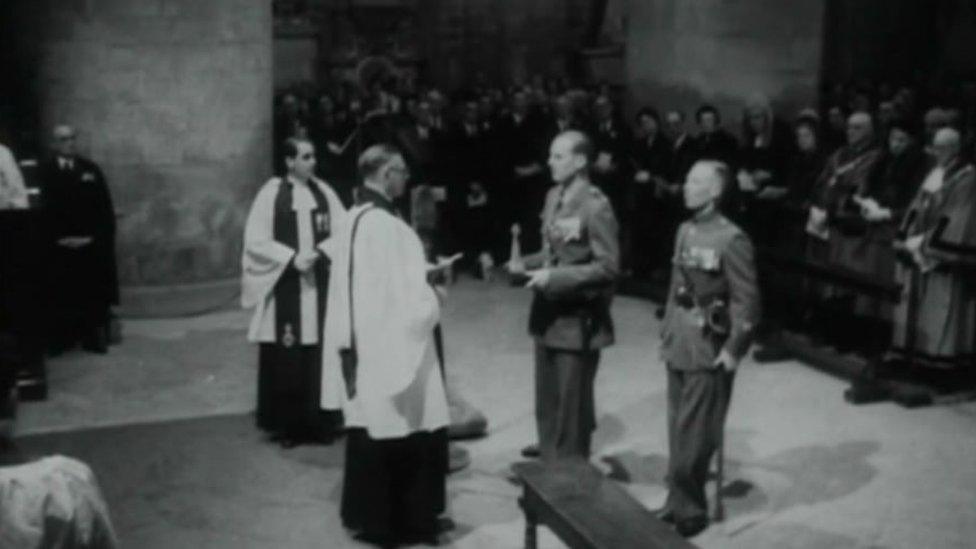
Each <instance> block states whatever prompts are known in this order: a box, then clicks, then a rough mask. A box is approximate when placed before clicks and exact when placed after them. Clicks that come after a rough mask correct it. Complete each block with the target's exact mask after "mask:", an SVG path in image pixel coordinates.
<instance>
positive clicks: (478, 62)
mask: <svg viewBox="0 0 976 549" xmlns="http://www.w3.org/2000/svg"><path fill="white" fill-rule="evenodd" d="M421 6H422V9H423V10H424V12H425V17H424V20H423V22H424V25H425V28H427V29H430V32H429V33H428V35H427V43H426V44H425V45H424V49H423V51H424V53H425V55H426V57H427V59H428V60H429V64H428V71H429V73H430V76H431V77H432V80H433V81H434V82H437V83H438V84H439V85H441V86H444V87H447V88H454V87H457V86H460V85H463V84H464V83H465V82H466V80H467V79H469V78H471V77H473V76H474V74H473V72H472V67H477V68H478V70H481V71H483V72H484V73H485V75H486V76H487V77H488V79H489V81H490V82H507V81H509V80H514V81H516V82H520V81H527V80H528V79H529V78H531V77H532V76H533V75H534V74H542V75H565V74H567V73H568V71H570V70H571V64H572V61H573V58H574V56H575V55H576V52H577V50H578V49H579V47H580V46H581V45H582V44H581V41H582V33H583V30H584V28H585V24H586V18H587V17H588V16H589V11H588V10H589V1H588V0H429V1H428V2H424V3H422V4H421Z"/></svg>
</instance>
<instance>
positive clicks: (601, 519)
mask: <svg viewBox="0 0 976 549" xmlns="http://www.w3.org/2000/svg"><path fill="white" fill-rule="evenodd" d="M514 470H515V474H516V475H517V476H518V477H519V478H520V479H521V481H522V486H523V490H524V492H523V495H522V499H521V501H520V504H521V506H522V510H523V512H524V513H525V547H526V549H536V546H537V543H536V527H537V526H538V525H540V524H542V525H545V526H548V527H549V529H550V530H552V531H553V533H554V534H556V536H558V537H559V539H561V540H562V541H563V543H565V544H567V545H568V546H569V547H571V548H572V549H687V548H694V547H695V546H694V545H692V544H691V543H690V542H688V541H687V540H685V539H684V538H682V537H681V536H679V535H678V534H677V533H675V532H674V530H672V529H671V527H669V526H668V525H667V524H665V523H663V522H661V521H660V520H658V519H657V518H656V517H655V516H654V514H653V513H651V512H650V511H648V510H647V509H646V508H645V507H644V506H643V505H641V504H640V502H638V501H637V500H636V499H634V498H633V497H632V496H631V495H630V494H628V493H627V491H626V490H624V489H623V488H622V487H620V486H618V485H617V484H616V483H615V482H614V481H612V480H610V479H608V478H606V477H604V476H603V474H602V473H600V471H598V470H597V469H596V468H595V467H593V466H592V465H590V464H589V463H587V462H585V461H582V460H577V461H566V462H557V463H551V464H543V463H541V462H524V463H519V464H516V465H515V466H514Z"/></svg>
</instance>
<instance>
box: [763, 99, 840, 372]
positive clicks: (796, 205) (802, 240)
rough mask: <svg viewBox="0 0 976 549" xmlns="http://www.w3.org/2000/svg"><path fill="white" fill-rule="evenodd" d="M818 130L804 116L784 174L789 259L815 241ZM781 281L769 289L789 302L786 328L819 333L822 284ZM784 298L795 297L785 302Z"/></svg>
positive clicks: (820, 159)
mask: <svg viewBox="0 0 976 549" xmlns="http://www.w3.org/2000/svg"><path fill="white" fill-rule="evenodd" d="M819 129H820V121H819V119H818V118H817V117H816V115H815V111H814V114H812V115H809V114H808V115H802V116H801V117H800V118H799V119H798V120H797V121H796V123H795V127H794V136H795V149H794V152H793V154H792V155H790V159H789V160H788V161H787V165H786V170H785V174H784V177H785V178H786V181H787V189H788V190H787V193H786V197H784V199H783V212H784V218H785V225H784V227H783V229H784V230H783V233H784V236H783V238H782V239H780V240H779V245H778V246H777V248H776V250H777V253H780V254H783V255H784V256H787V257H806V256H807V253H808V246H807V244H808V240H809V239H811V238H812V237H810V236H809V235H807V234H806V231H805V230H804V229H805V227H806V222H807V215H808V214H807V212H808V210H809V209H810V204H811V200H812V198H813V189H814V187H815V185H816V182H817V179H818V178H819V177H820V174H821V173H822V172H823V167H824V163H825V162H826V160H827V154H826V150H825V148H824V144H823V143H822V142H821V138H820V131H819ZM814 240H816V239H814ZM820 243H821V241H820V240H816V241H815V244H820ZM778 282H779V284H777V285H776V287H774V288H770V290H771V293H770V294H769V297H770V299H777V300H780V301H786V302H787V303H786V304H785V305H784V311H783V312H784V315H785V318H784V325H785V327H787V328H793V329H802V330H803V331H805V332H811V331H814V330H816V329H817V328H818V326H816V325H814V324H813V323H812V320H813V319H814V317H816V316H817V315H816V313H814V312H813V311H815V310H816V308H817V307H818V306H819V302H820V298H819V290H820V285H819V284H818V283H817V282H816V281H813V280H808V279H806V278H805V277H803V276H802V275H801V274H799V273H783V274H782V276H780V277H778ZM798 288H800V289H802V290H801V292H802V297H801V298H800V299H795V296H796V291H797V289H798ZM785 296H791V297H792V298H791V299H784V297H785ZM760 351H762V353H760ZM777 351H780V352H777ZM756 353H757V355H758V356H755V357H754V358H756V360H757V361H759V362H762V359H767V360H769V361H773V360H781V359H783V358H786V355H785V352H783V349H782V347H780V348H779V349H774V348H773V347H763V348H762V349H760V350H757V351H756ZM777 354H778V355H779V356H777Z"/></svg>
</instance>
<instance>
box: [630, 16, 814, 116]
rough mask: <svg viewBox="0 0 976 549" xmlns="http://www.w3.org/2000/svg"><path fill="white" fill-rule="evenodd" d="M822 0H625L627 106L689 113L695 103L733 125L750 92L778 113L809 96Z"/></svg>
mask: <svg viewBox="0 0 976 549" xmlns="http://www.w3.org/2000/svg"><path fill="white" fill-rule="evenodd" d="M823 9H824V2H823V1H822V0H810V1H783V0H750V1H748V2H742V1H739V2H730V1H728V0H630V2H629V7H628V11H627V13H628V26H627V28H628V30H627V51H626V61H625V67H626V68H625V73H626V77H627V78H626V79H627V83H628V84H627V85H628V110H629V111H631V112H633V111H635V110H636V109H637V108H639V107H640V106H642V105H645V104H649V105H654V106H656V107H657V108H658V109H660V110H665V109H668V108H672V107H679V108H682V109H684V110H685V111H686V112H688V113H689V114H691V113H692V112H693V111H694V109H695V108H697V106H698V105H700V104H701V103H702V102H710V103H713V104H715V105H716V106H718V107H719V109H721V110H722V112H723V113H724V114H725V123H726V126H727V127H729V128H730V129H732V130H734V131H737V130H738V129H739V125H740V118H741V108H742V106H743V103H744V101H745V100H746V99H748V97H749V96H750V95H752V94H754V93H756V92H762V93H764V94H766V95H767V96H769V97H770V98H771V99H772V100H773V102H774V105H775V106H776V107H778V109H779V110H781V111H782V112H789V113H791V112H793V111H794V110H795V109H797V108H798V107H800V106H803V105H807V104H812V103H813V102H814V101H815V99H816V95H817V86H818V78H819V74H820V59H821V58H820V53H821V43H822V32H823Z"/></svg>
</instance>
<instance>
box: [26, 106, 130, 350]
mask: <svg viewBox="0 0 976 549" xmlns="http://www.w3.org/2000/svg"><path fill="white" fill-rule="evenodd" d="M53 138H54V141H53V144H52V152H53V154H52V155H51V156H50V157H49V158H46V159H45V160H43V161H42V163H41V165H40V167H39V173H40V181H41V185H42V198H43V201H44V208H45V212H46V213H45V215H46V217H47V224H48V228H49V230H50V237H51V243H52V245H53V249H52V252H51V272H52V273H56V274H57V275H58V279H57V282H56V283H54V284H52V286H51V288H52V296H51V297H52V307H53V317H54V319H55V322H54V324H53V326H52V331H53V333H52V338H51V346H52V351H53V352H55V353H59V352H62V351H64V350H66V349H67V348H69V347H71V346H72V345H73V344H74V343H76V342H77V341H79V340H80V341H81V343H82V347H83V348H84V349H85V350H88V351H91V352H95V353H105V352H107V351H108V322H109V313H110V308H111V306H112V305H117V304H118V302H119V286H118V277H117V271H116V264H115V210H114V208H113V207H112V197H111V195H110V193H109V188H108V184H107V183H106V181H105V176H104V175H103V174H102V170H101V169H100V168H99V167H98V165H96V164H95V163H94V162H92V161H91V160H89V159H87V158H84V157H82V156H79V155H78V153H77V150H76V140H77V139H76V134H75V131H74V129H73V128H71V127H70V126H67V125H59V126H57V127H56V128H54V132H53Z"/></svg>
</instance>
